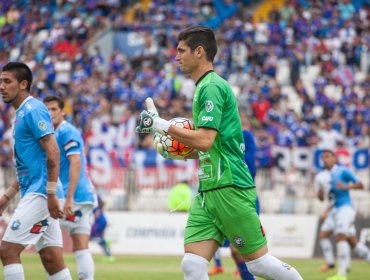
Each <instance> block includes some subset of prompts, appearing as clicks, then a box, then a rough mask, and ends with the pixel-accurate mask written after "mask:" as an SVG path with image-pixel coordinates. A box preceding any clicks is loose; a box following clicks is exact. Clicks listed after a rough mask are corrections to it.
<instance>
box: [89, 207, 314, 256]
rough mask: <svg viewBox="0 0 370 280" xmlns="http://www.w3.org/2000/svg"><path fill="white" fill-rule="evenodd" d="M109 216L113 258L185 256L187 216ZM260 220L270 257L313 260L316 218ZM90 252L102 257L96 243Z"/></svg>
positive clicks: (126, 213) (153, 214) (123, 213)
mask: <svg viewBox="0 0 370 280" xmlns="http://www.w3.org/2000/svg"><path fill="white" fill-rule="evenodd" d="M106 215H107V219H108V221H109V227H108V229H107V231H106V238H107V239H108V240H110V241H111V244H112V252H113V254H124V255H182V254H183V251H184V250H183V236H184V229H185V225H186V220H187V216H188V214H187V213H173V214H171V215H170V214H169V213H146V212H107V213H106ZM261 220H262V223H263V226H264V229H265V233H266V236H267V239H268V245H269V251H270V252H271V254H273V255H275V256H277V257H283V258H287V257H293V258H294V257H297V258H310V257H312V256H313V249H314V244H315V239H316V230H317V225H318V217H317V216H313V215H294V216H293V215H261ZM90 248H91V250H92V252H93V253H98V254H101V253H102V252H101V249H100V248H99V246H98V244H96V243H94V242H91V243H90ZM224 251H225V250H224ZM226 253H227V252H226Z"/></svg>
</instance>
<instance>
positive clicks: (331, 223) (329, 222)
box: [320, 208, 335, 232]
mask: <svg viewBox="0 0 370 280" xmlns="http://www.w3.org/2000/svg"><path fill="white" fill-rule="evenodd" d="M334 216H335V208H331V209H330V211H329V213H328V216H327V217H326V218H325V220H324V222H323V223H322V224H321V226H320V231H331V232H334V230H335V220H334Z"/></svg>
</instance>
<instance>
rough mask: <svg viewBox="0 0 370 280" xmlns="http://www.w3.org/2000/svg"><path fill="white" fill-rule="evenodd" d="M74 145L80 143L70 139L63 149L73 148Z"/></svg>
mask: <svg viewBox="0 0 370 280" xmlns="http://www.w3.org/2000/svg"><path fill="white" fill-rule="evenodd" d="M73 147H78V143H77V142H76V141H73V140H72V141H69V142H68V143H67V144H66V145H64V147H63V149H64V150H65V151H68V150H69V149H71V148H73Z"/></svg>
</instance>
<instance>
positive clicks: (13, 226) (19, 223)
mask: <svg viewBox="0 0 370 280" xmlns="http://www.w3.org/2000/svg"><path fill="white" fill-rule="evenodd" d="M20 227H21V222H20V221H19V220H15V221H14V222H13V223H12V225H11V226H10V228H11V229H12V230H17V229H19V228H20Z"/></svg>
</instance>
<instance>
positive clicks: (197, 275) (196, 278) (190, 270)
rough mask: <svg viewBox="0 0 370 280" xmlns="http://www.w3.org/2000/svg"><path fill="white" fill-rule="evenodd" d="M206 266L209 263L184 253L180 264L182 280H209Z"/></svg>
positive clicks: (196, 256) (201, 258) (199, 257)
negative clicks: (182, 274) (182, 273)
mask: <svg viewBox="0 0 370 280" xmlns="http://www.w3.org/2000/svg"><path fill="white" fill-rule="evenodd" d="M208 264H209V262H208V261H207V260H206V259H205V258H203V257H201V256H198V255H195V254H191V253H185V255H184V257H183V259H182V262H181V268H182V271H183V272H184V280H209V277H208V271H207V268H208Z"/></svg>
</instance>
